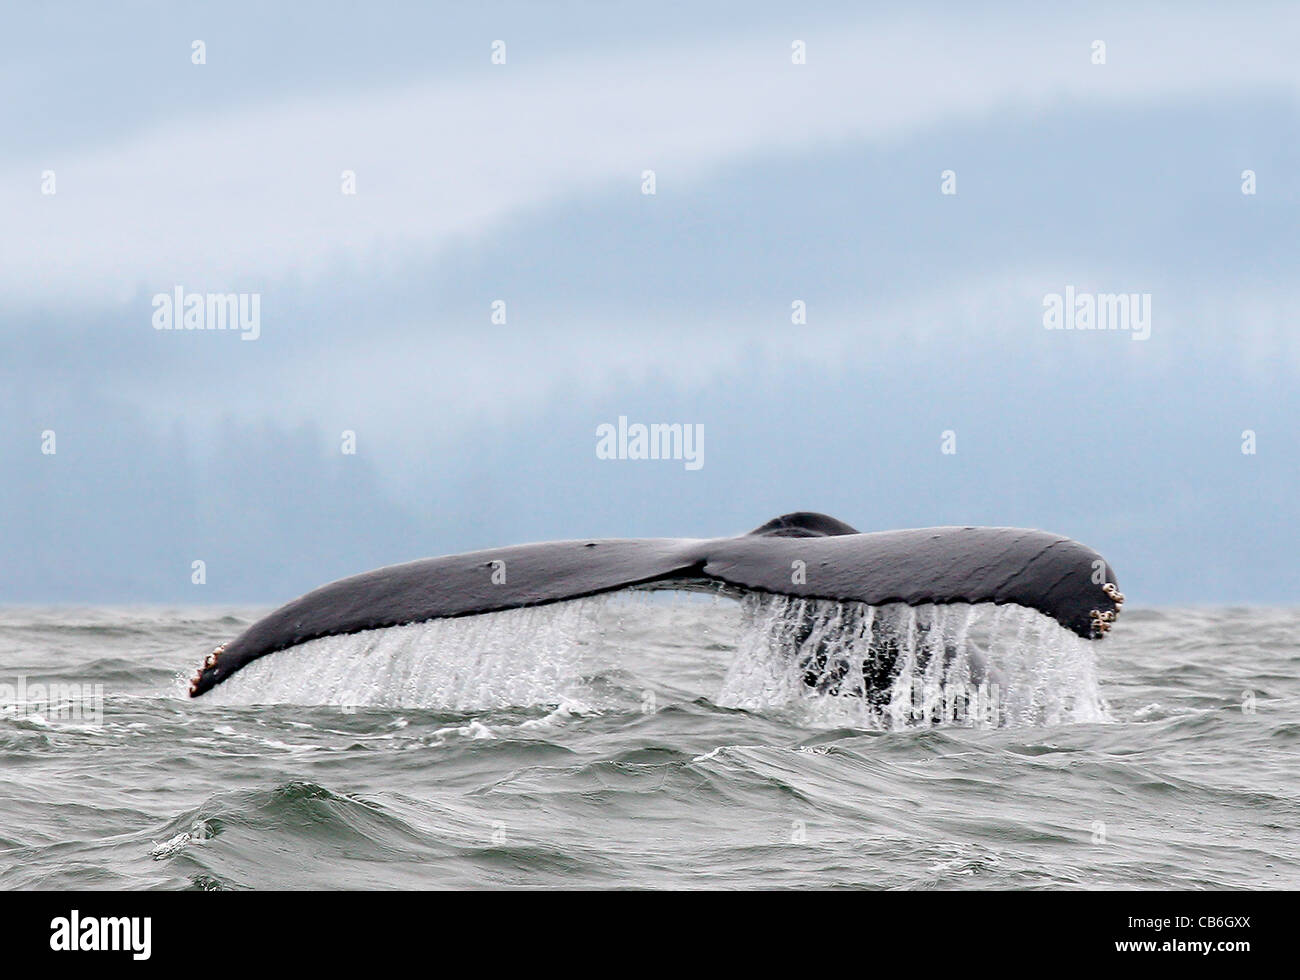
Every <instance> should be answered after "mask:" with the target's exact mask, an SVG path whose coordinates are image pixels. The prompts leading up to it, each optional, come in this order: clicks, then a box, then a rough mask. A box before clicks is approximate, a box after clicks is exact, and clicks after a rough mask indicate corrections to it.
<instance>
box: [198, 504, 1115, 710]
mask: <svg viewBox="0 0 1300 980" xmlns="http://www.w3.org/2000/svg"><path fill="white" fill-rule="evenodd" d="M631 588H641V589H686V590H710V591H721V592H722V593H724V594H726V595H730V596H733V597H742V596H746V595H751V596H752V595H758V596H769V597H772V598H774V599H781V600H789V601H791V602H795V601H797V602H799V603H800V605H799V608H800V609H804V610H806V609H807V608H808V607H809V604H810V603H812V604H816V603H817V602H831V603H834V604H841V605H846V606H851V607H855V608H859V607H863V606H870V607H880V606H887V605H891V604H901V606H902V607H913V608H919V607H926V608H930V607H944V606H951V605H956V604H980V603H992V604H995V605H999V606H1003V605H1015V606H1020V607H1024V608H1026V609H1029V610H1034V611H1035V612H1037V613H1039V614H1041V615H1042V616H1045V617H1049V618H1050V619H1051V620H1054V621H1055V622H1056V623H1057V624H1059V625H1060V626H1061V627H1063V628H1064V629H1066V630H1068V631H1070V632H1072V633H1074V634H1076V635H1077V636H1079V637H1083V638H1084V639H1099V638H1100V637H1101V636H1103V635H1104V634H1105V633H1106V632H1107V631H1108V630H1109V629H1110V627H1111V624H1112V623H1113V622H1114V620H1115V617H1116V615H1117V614H1118V612H1119V609H1120V606H1121V605H1122V603H1123V601H1124V597H1123V596H1122V595H1121V594H1120V592H1119V591H1118V588H1117V586H1116V584H1115V575H1114V572H1113V571H1112V570H1111V568H1110V566H1109V565H1108V564H1107V563H1106V562H1105V560H1104V559H1102V558H1101V556H1100V555H1098V554H1097V553H1096V552H1095V551H1093V550H1092V549H1090V548H1088V547H1086V546H1084V545H1082V544H1079V543H1078V542H1077V541H1073V540H1071V539H1069V538H1065V537H1061V536H1059V535H1054V534H1049V533H1047V532H1044V531H1033V530H1025V529H1021V528H991V527H936V528H921V529H915V530H905V531H879V532H872V533H861V532H859V531H857V530H855V529H854V528H852V527H850V526H849V525H848V524H845V523H844V522H843V521H839V520H836V519H835V518H833V517H828V516H827V515H825V514H816V513H810V512H799V513H792V514H785V515H782V516H780V517H777V518H774V519H772V520H770V521H768V522H767V523H766V524H763V525H761V526H760V527H758V528H755V529H754V530H753V531H750V532H749V533H748V534H744V535H740V536H738V537H731V538H716V539H689V538H649V539H598V540H577V541H553V542H545V543H540V544H525V545H516V546H514V547H508V548H498V549H492V550H488V551H477V552H471V553H468V554H462V555H451V556H447V557H441V558H428V559H423V560H420V561H413V562H408V563H406V564H402V565H392V566H389V567H386V568H380V569H376V570H374V571H371V572H366V573H363V574H361V575H355V576H352V577H349V578H345V579H341V580H339V581H337V582H333V583H330V584H328V585H324V586H322V587H320V588H318V589H316V590H315V591H313V592H309V593H307V594H306V595H304V596H302V597H301V598H298V599H295V600H294V601H292V602H290V603H288V604H287V605H285V606H282V607H281V608H279V609H277V610H276V611H274V612H272V613H270V614H269V615H267V616H266V617H264V618H263V619H261V620H259V621H257V622H256V623H254V624H253V625H252V626H250V627H249V628H248V629H247V630H245V631H244V632H243V633H242V634H240V635H239V636H237V637H236V638H234V639H233V640H231V641H230V642H228V643H226V644H224V645H222V646H220V647H218V648H217V649H216V650H215V651H213V653H211V654H210V655H209V656H208V657H207V659H206V660H205V661H204V663H203V665H202V666H201V667H200V669H199V671H198V673H197V674H196V675H195V677H194V679H193V681H192V682H191V684H190V689H189V693H190V696H191V697H199V696H201V695H203V694H205V693H206V692H208V691H210V690H212V688H213V687H214V686H216V685H217V684H220V683H221V682H223V681H225V680H226V679H228V678H229V677H230V676H231V675H233V674H235V673H236V672H237V671H239V670H240V669H242V668H243V667H245V666H247V665H248V664H250V663H252V662H253V661H255V660H258V659H259V658H261V657H265V656H267V655H269V654H274V653H279V652H281V651H287V650H290V649H292V648H294V647H298V646H300V645H302V644H305V643H308V642H309V641H312V640H317V639H322V638H325V637H330V636H340V635H347V634H353V633H361V632H365V631H369V630H378V629H385V628H388V627H396V626H406V625H410V624H415V623H423V622H427V621H430V620H438V619H452V618H456V617H461V616H470V615H476V614H480V613H488V612H498V611H503V610H510V609H522V608H524V607H531V606H541V605H546V604H550V603H557V602H562V601H565V600H570V599H578V598H582V597H586V596H594V595H600V594H602V593H609V592H615V591H619V590H623V589H631ZM814 626H815V623H814V621H813V620H812V619H808V620H807V621H806V622H804V623H802V624H798V625H797V628H796V629H795V630H794V632H793V633H792V634H788V635H787V636H786V642H794V643H796V644H797V645H798V646H799V647H800V649H801V650H803V651H804V655H805V657H807V658H811V659H810V664H811V666H809V674H808V676H809V677H810V678H812V677H814V675H816V677H817V678H818V679H817V680H815V681H814V680H809V681H808V683H809V685H810V686H814V687H818V688H820V687H821V686H822V682H823V678H824V673H825V671H824V668H825V658H824V657H823V659H822V661H821V663H820V669H821V673H818V672H817V671H816V670H814V668H817V667H818V662H817V660H816V657H817V646H816V644H814V645H813V647H811V648H809V647H808V644H807V641H808V640H809V637H810V636H811V635H812V634H811V630H812V629H813V628H814ZM875 630H876V631H875V632H872V631H871V630H867V631H865V632H861V633H860V634H859V635H860V642H861V644H862V646H863V649H862V650H861V651H860V652H861V654H862V656H863V657H865V658H868V659H870V661H871V663H872V664H874V667H873V669H872V671H870V672H867V671H864V672H862V673H861V677H862V681H861V682H860V683H859V684H858V685H857V687H856V688H855V693H859V694H862V695H863V696H867V697H870V696H871V694H870V692H871V691H872V690H879V688H880V686H881V685H883V684H886V683H888V681H889V676H890V674H891V672H892V671H895V670H896V669H897V668H896V665H897V663H898V662H899V658H898V656H897V641H896V639H891V638H889V637H888V636H885V635H884V634H881V633H880V632H879V626H878V625H877V626H876V627H875ZM819 635H820V634H819ZM791 637H793V640H791ZM891 643H893V644H894V645H895V653H894V655H892V656H891V655H889V644H891ZM882 651H883V653H882ZM304 666H307V667H309V665H304ZM843 686H844V685H841V684H838V683H837V686H836V691H839V690H840V688H841V687H843Z"/></svg>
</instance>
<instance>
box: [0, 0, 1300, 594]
mask: <svg viewBox="0 0 1300 980" xmlns="http://www.w3.org/2000/svg"><path fill="white" fill-rule="evenodd" d="M268 6H269V9H266V8H267V7H268ZM699 6H700V5H698V4H653V5H645V4H626V5H618V4H614V5H597V4H588V3H574V4H568V5H565V4H559V5H555V4H548V5H544V7H545V9H542V8H543V5H536V4H527V3H519V4H502V3H498V4H472V5H470V4H455V5H452V4H447V5H428V4H409V5H408V4H402V3H382V2H381V3H378V4H374V5H362V4H332V5H331V4H312V5H289V4H284V5H263V4H260V3H246V4H245V3H225V4H222V5H220V6H210V5H202V6H199V5H194V6H189V5H184V4H180V5H177V4H158V5H130V4H128V5H125V6H121V7H114V8H113V9H111V10H109V9H107V8H104V7H102V6H101V5H98V4H90V3H87V4H62V5H57V6H54V5H46V6H37V5H26V4H24V5H14V6H13V8H12V9H11V10H9V11H7V12H6V15H5V19H6V28H5V30H4V32H3V34H2V35H0V84H3V86H4V90H5V91H6V92H7V93H9V97H8V98H6V99H5V100H3V102H0V127H2V128H3V131H4V133H5V134H6V136H5V138H4V139H3V140H0V355H2V357H0V460H3V465H4V479H3V481H2V482H0V514H3V521H2V522H0V523H2V525H3V531H0V599H2V600H6V601H16V602H39V601H55V600H57V601H69V602H83V601H84V602H97V601H131V602H142V603H147V602H200V601H232V600H239V601H252V602H259V603H267V604H271V603H278V602H280V601H283V600H285V599H288V598H290V597H292V596H293V595H295V594H297V593H299V592H302V591H305V590H306V589H308V588H311V587H314V586H315V585H318V584H321V583H322V582H324V581H326V580H328V579H331V578H334V577H338V576H341V575H345V574H349V573H352V572H357V571H362V570H365V569H367V568H370V567H373V566H375V565H379V564H385V563H389V562H394V561H400V560H406V559H409V558H415V557H420V556H424V555H431V554H440V553H448V552H454V551H461V550H467V549H471V548H476V547H488V546H493V545H501V544H512V543H517V542H520V541H525V540H543V539H549V538H558V537H580V536H596V535H602V536H714V535H722V534H731V533H736V532H740V531H744V530H747V529H749V528H751V527H754V526H756V525H758V524H760V523H762V522H763V521H765V520H767V519H768V518H770V517H772V516H774V515H775V514H778V513H781V512H783V511H788V510H796V509H813V510H823V511H826V512H829V513H831V514H833V515H835V516H837V517H839V518H841V519H843V520H846V521H848V522H849V523H851V524H854V525H856V526H857V527H859V528H861V529H863V530H877V529H886V528H893V527H903V526H925V525H936V524H959V523H960V524H964V523H978V524H1004V525H1017V526H1033V527H1042V528H1046V529H1049V530H1053V531H1058V532H1061V533H1064V534H1068V535H1070V536H1072V537H1075V538H1078V539H1079V540H1082V541H1084V542H1085V543H1087V544H1089V545H1091V546H1093V547H1095V548H1097V549H1098V550H1099V551H1101V552H1102V553H1103V554H1104V555H1105V556H1106V557H1107V558H1108V559H1109V560H1110V561H1111V563H1112V565H1113V566H1114V567H1115V569H1116V571H1117V573H1118V577H1119V580H1120V584H1121V587H1122V588H1124V590H1125V592H1126V593H1129V594H1130V595H1131V596H1132V597H1133V598H1134V601H1137V602H1142V603H1179V602H1294V601H1296V599H1297V588H1298V586H1300V574H1297V559H1296V552H1297V545H1300V532H1298V531H1297V528H1298V527H1300V503H1298V502H1297V484H1298V478H1300V465H1298V463H1297V453H1298V452H1300V438H1298V436H1297V418H1300V385H1298V384H1297V381H1298V380H1300V284H1298V283H1297V279H1296V271H1297V269H1298V268H1300V113H1298V112H1297V109H1298V107H1300V60H1298V59H1297V58H1296V57H1295V51H1296V50H1297V49H1298V48H1300V9H1297V8H1296V7H1295V6H1294V5H1278V6H1270V5H1265V4H1259V5H1251V6H1250V9H1248V10H1239V9H1235V8H1231V7H1227V8H1216V7H1213V6H1205V7H1196V6H1189V5H1187V4H1174V5H1169V6H1145V7H1143V6H1136V7H1135V5H1132V4H1116V5H1111V6H1107V5H1098V6H1095V7H1093V9H1092V12H1091V13H1081V12H1070V13H1065V12H1059V13H1058V12H1054V11H1048V10H1044V9H1043V7H1042V5H1041V4H1030V3H1025V4H1010V5H1005V6H1003V7H1001V8H996V9H994V10H992V11H989V12H984V13H981V14H980V15H979V16H978V19H976V18H975V17H974V15H973V14H972V13H971V12H970V10H969V9H968V5H965V4H952V5H941V4H936V5H929V6H921V7H912V6H908V7H907V8H906V9H905V10H904V9H899V8H898V5H891V6H889V7H877V8H871V7H867V8H864V7H863V6H862V5H861V4H848V3H846V4H822V5H819V7H818V10H817V11H816V12H807V11H805V10H803V9H802V5H790V4H782V5H764V4H745V5H740V4H735V5H721V4H719V5H715V6H711V7H708V9H705V10H700V9H698V8H699ZM195 41H202V42H203V44H202V51H203V55H204V60H205V63H203V64H195V63H194V58H195V55H194V51H195V46H194V42H195ZM496 41H503V42H504V53H505V59H504V62H505V63H504V64H497V63H494V61H493V50H494V48H493V45H494V42H496ZM797 41H802V42H803V50H804V51H805V52H806V59H805V63H802V64H796V63H794V61H795V60H797V59H796V58H794V57H792V56H793V55H794V54H795V52H796V48H795V42H797ZM1097 41H1101V42H1104V63H1097V61H1098V52H1099V50H1100V49H1099V48H1098V47H1097V45H1096V44H1095V42H1097ZM498 50H499V49H498ZM345 171H349V172H351V173H353V174H355V189H356V193H355V194H349V193H344V189H345V188H344V178H343V174H344V172H345ZM645 171H653V172H654V182H655V188H654V189H655V193H654V194H646V193H643V191H644V189H645V181H644V173H645ZM945 171H952V173H953V174H954V175H955V178H954V179H955V190H956V193H955V194H945V193H943V190H944V189H945V188H944V186H943V176H942V175H943V174H944V172H945ZM1245 171H1251V172H1252V173H1253V175H1254V177H1253V180H1254V186H1253V188H1251V189H1253V190H1254V193H1243V186H1244V185H1246V184H1247V178H1245V177H1243V173H1244V172H1245ZM50 172H52V176H51V173H50ZM952 186H953V184H952V179H950V180H949V186H948V189H949V190H951V189H952ZM51 189H53V191H54V193H49V191H50V190H51ZM177 287H181V288H182V289H183V290H185V291H186V292H192V293H209V292H211V293H223V294H225V293H247V294H257V295H258V297H259V302H260V335H259V336H258V338H257V339H256V340H243V339H241V337H240V335H239V333H238V332H228V331H183V330H182V331H165V330H156V329H154V326H153V321H152V317H153V314H154V309H155V307H154V297H155V296H156V295H158V294H167V295H171V294H173V292H174V290H175V289H176V288H177ZM1067 287H1073V289H1074V290H1075V291H1077V292H1078V293H1096V294H1105V293H1137V294H1149V295H1150V302H1151V323H1150V336H1149V337H1148V338H1147V339H1144V340H1135V339H1134V336H1133V332H1132V331H1125V330H1116V331H1105V332H1097V331H1092V332H1086V331H1084V332H1080V331H1053V330H1047V329H1045V328H1044V323H1043V313H1044V298H1045V297H1046V296H1048V295H1049V294H1053V293H1060V294H1064V293H1065V291H1066V288H1067ZM498 300H499V301H502V302H503V303H504V309H505V322H504V323H494V322H493V321H492V319H491V314H492V309H493V303H494V302H496V301H498ZM796 301H801V302H802V303H804V304H806V310H807V317H806V322H805V323H794V322H792V304H793V303H795V302H796ZM619 416H626V417H627V418H628V419H629V420H630V421H632V422H644V423H651V422H669V423H674V422H675V423H685V424H692V425H696V424H698V425H702V426H703V427H704V433H705V436H704V457H703V460H704V465H703V467H702V468H700V469H698V470H691V469H688V468H687V467H686V466H685V465H683V463H682V462H681V461H637V460H603V459H598V458H597V455H596V443H597V439H596V429H597V426H599V425H601V424H602V423H606V422H610V423H614V422H617V419H618V417H619ZM1247 431H1249V432H1250V433H1253V434H1254V435H1253V438H1254V449H1255V452H1253V453H1246V452H1243V444H1244V440H1245V437H1244V436H1243V433H1246V432H1247ZM47 432H53V433H54V434H55V449H56V451H55V452H54V453H52V454H51V453H48V452H43V451H42V449H43V448H48V439H47V438H46V437H45V435H44V434H45V433H47ZM345 432H351V433H355V446H356V452H355V454H349V453H345V452H344V451H343V449H344V435H343V434H344V433H345ZM945 432H951V433H955V446H956V452H955V453H951V454H946V453H944V452H943V451H942V449H943V440H944V433H945ZM195 560H202V561H204V562H205V563H206V569H207V582H206V584H204V585H202V586H199V585H194V584H193V583H192V581H191V568H192V564H191V563H192V562H193V561H195Z"/></svg>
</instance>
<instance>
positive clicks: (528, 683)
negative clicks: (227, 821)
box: [212, 593, 1107, 729]
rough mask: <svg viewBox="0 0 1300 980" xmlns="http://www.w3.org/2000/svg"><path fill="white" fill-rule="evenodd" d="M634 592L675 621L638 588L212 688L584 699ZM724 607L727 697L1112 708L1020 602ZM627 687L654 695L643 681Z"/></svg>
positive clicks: (980, 708)
mask: <svg viewBox="0 0 1300 980" xmlns="http://www.w3.org/2000/svg"><path fill="white" fill-rule="evenodd" d="M629 602H630V603H631V604H632V607H633V608H638V607H639V608H640V609H641V610H642V612H644V613H646V615H645V616H643V617H641V618H642V619H644V620H646V621H647V622H649V623H651V624H652V625H654V626H655V627H657V629H658V631H659V632H663V631H671V630H672V628H673V627H672V625H671V624H670V622H669V620H671V618H672V617H671V612H670V610H671V606H670V605H669V604H665V603H663V602H661V601H658V600H652V599H649V598H648V597H645V596H643V595H639V594H637V593H618V594H616V595H615V596H612V597H611V596H597V597H591V598H585V599H577V600H572V601H568V602H558V603H553V604H550V605H546V606H538V607H531V608H524V609H514V610H507V611H503V612H497V613H488V614H484V615H478V616H465V617H460V618H456V619H444V620H434V621H431V622H427V623H415V624H411V625H408V626H400V627H393V628H389V629H384V630H370V631H365V632H361V633H355V634H351V635H345V636H331V637H326V638H323V639H319V640H312V641H310V642H308V643H304V644H301V645H299V646H297V647H292V648H290V649H288V650H285V651H282V652H280V653H277V654H273V655H271V656H267V657H264V658H262V659H260V660H258V661H256V662H254V663H252V664H249V665H248V666H247V667H246V668H245V669H244V670H242V671H240V672H239V674H237V675H236V676H234V677H232V678H231V679H230V680H229V681H228V682H227V683H225V684H223V685H221V686H220V687H219V688H217V689H215V690H214V691H213V692H212V700H213V701H215V702H217V703H222V704H251V703H279V702H282V703H295V704H336V705H340V706H343V707H345V708H347V707H353V706H355V707H362V706H365V707H403V708H430V709H439V710H447V711H457V712H472V711H485V710H494V709H500V708H507V707H533V706H553V705H558V704H566V703H571V702H575V701H576V702H584V701H588V700H590V693H591V692H590V689H589V687H590V682H591V678H592V676H593V674H596V673H599V672H600V671H602V670H607V669H618V667H619V664H618V661H619V656H620V651H621V650H624V649H626V648H627V647H628V646H629V645H630V644H629V642H628V641H629V638H628V637H624V636H622V635H621V631H622V630H623V628H624V626H623V620H622V618H621V613H620V612H619V611H618V610H620V609H624V610H625V609H627V608H628V605H629ZM714 607H715V608H714V609H713V610H711V611H710V614H711V615H712V617H713V618H714V619H715V620H716V622H717V624H718V628H717V630H716V632H715V633H713V634H712V638H713V639H714V640H716V641H717V642H715V643H710V644H705V643H701V644H700V645H699V649H698V651H693V652H692V653H693V655H695V656H698V657H700V658H712V659H713V660H716V661H718V664H717V666H718V668H719V670H720V671H721V670H722V669H724V668H725V675H723V676H722V679H721V682H720V685H718V684H716V683H715V685H714V689H711V690H701V691H699V692H698V694H699V696H703V697H707V698H709V699H711V700H713V701H714V702H715V703H717V704H719V705H721V706H723V707H731V708H741V709H744V710H748V711H754V712H773V711H779V712H785V713H794V715H795V716H796V720H797V721H799V722H800V723H803V724H809V725H813V726H826V725H830V726H841V725H847V726H852V727H860V728H874V729H895V728H914V727H926V726H932V725H963V726H974V727H1006V726H1024V725H1056V724H1066V723H1071V722H1093V721H1104V720H1106V717H1107V716H1106V710H1105V705H1104V702H1103V701H1102V698H1101V694H1100V690H1099V688H1098V684H1097V675H1096V664H1095V660H1094V655H1093V652H1092V646H1091V645H1090V644H1089V642H1088V641H1085V640H1083V639H1080V638H1079V637H1077V636H1075V635H1073V634H1072V633H1070V632H1069V631H1067V630H1065V629H1062V628H1061V627H1060V626H1059V625H1057V623H1055V622H1054V621H1053V620H1051V619H1049V618H1048V617H1046V616H1043V615H1041V614H1039V613H1037V612H1034V611H1032V610H1029V609H1026V608H1023V607H1020V606H1013V605H1006V606H993V605H990V604H978V605H966V604H951V605H926V606H916V607H913V606H907V605H903V604H891V605H885V606H870V605H865V604H862V603H853V602H833V601H827V600H809V599H798V598H792V597H787V596H774V595H766V594H758V593H754V594H749V595H746V596H744V597H743V598H742V599H741V601H740V602H739V603H731V602H730V601H724V600H721V599H718V600H715V603H714ZM628 700H629V701H638V700H644V692H640V691H636V690H631V691H629V692H628ZM630 706H631V705H630V704H629V705H622V704H615V705H611V707H614V708H616V709H620V708H626V707H630Z"/></svg>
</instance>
